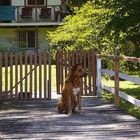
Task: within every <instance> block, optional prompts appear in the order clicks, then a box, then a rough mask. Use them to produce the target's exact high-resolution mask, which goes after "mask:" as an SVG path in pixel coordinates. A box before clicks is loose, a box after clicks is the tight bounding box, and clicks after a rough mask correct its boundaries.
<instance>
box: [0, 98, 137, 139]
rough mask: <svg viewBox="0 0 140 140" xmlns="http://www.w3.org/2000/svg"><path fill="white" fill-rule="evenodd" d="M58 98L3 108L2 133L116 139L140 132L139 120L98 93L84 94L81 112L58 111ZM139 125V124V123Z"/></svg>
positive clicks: (2, 134) (1, 116) (27, 137)
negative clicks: (105, 101) (98, 95)
mask: <svg viewBox="0 0 140 140" xmlns="http://www.w3.org/2000/svg"><path fill="white" fill-rule="evenodd" d="M56 102H57V100H56V99H54V100H51V101H36V102H35V101H32V102H18V103H15V104H14V107H15V106H16V107H17V109H15V108H14V109H13V110H12V109H10V110H5V111H2V113H1V114H0V134H1V137H2V138H5V139H8V138H10V139H11V138H13V139H16V138H18V139H29V138H31V139H40V138H41V139H46V138H48V139H49V138H50V139H58V140H59V139H60V140H61V139H66V138H67V139H71V138H72V139H83V138H84V139H85V138H86V139H113V140H114V139H116V138H120V137H122V138H127V137H128V136H129V137H130V138H132V137H133V136H134V135H135V136H140V132H139V131H138V130H139V129H138V128H139V126H140V123H139V122H138V121H137V120H136V119H134V118H133V117H131V116H128V115H126V114H125V113H124V112H122V111H120V110H118V109H117V108H116V107H115V106H114V105H112V104H106V103H104V102H103V101H102V100H100V99H98V98H95V97H88V98H87V97H83V98H82V113H81V114H78V113H75V114H73V115H70V116H69V115H67V114H58V113H57V108H56ZM136 126H137V127H136Z"/></svg>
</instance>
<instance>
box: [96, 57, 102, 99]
mask: <svg viewBox="0 0 140 140" xmlns="http://www.w3.org/2000/svg"><path fill="white" fill-rule="evenodd" d="M101 90H102V82H101V58H97V96H98V98H100V97H101V95H102V94H101Z"/></svg>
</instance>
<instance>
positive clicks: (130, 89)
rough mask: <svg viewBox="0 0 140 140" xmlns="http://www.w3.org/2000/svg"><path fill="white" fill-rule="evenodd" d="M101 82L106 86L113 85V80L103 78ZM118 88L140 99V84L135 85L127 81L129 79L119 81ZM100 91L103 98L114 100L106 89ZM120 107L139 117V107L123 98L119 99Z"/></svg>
mask: <svg viewBox="0 0 140 140" xmlns="http://www.w3.org/2000/svg"><path fill="white" fill-rule="evenodd" d="M102 83H103V84H105V85H107V86H110V87H114V81H113V80H105V79H103V80H102ZM120 90H121V91H123V92H125V93H126V94H128V95H131V96H133V97H134V98H136V99H139V100H140V85H136V84H134V83H132V82H129V81H120ZM102 93H103V95H102V97H103V99H106V100H108V101H110V102H113V101H114V96H113V95H112V94H110V93H108V92H106V91H103V92H102ZM120 107H121V108H122V109H123V110H125V111H127V112H128V113H129V114H131V115H132V116H134V117H136V118H138V119H140V107H137V106H135V105H133V104H131V103H129V102H128V101H126V100H124V99H121V101H120Z"/></svg>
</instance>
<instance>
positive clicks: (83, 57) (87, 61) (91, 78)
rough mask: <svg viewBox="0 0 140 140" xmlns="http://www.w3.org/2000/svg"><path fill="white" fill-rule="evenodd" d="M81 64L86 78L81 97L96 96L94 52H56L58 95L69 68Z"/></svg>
mask: <svg viewBox="0 0 140 140" xmlns="http://www.w3.org/2000/svg"><path fill="white" fill-rule="evenodd" d="M74 64H83V67H84V69H85V70H87V71H88V76H87V77H84V78H83V90H82V91H83V93H82V94H83V95H96V55H95V51H94V50H92V51H80V50H77V51H58V52H57V62H56V82H57V84H56V85H57V93H58V94H60V93H61V90H62V86H63V82H64V80H65V77H66V75H67V73H68V70H69V68H70V67H71V66H72V65H74Z"/></svg>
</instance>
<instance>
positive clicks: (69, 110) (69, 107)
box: [67, 95, 72, 115]
mask: <svg viewBox="0 0 140 140" xmlns="http://www.w3.org/2000/svg"><path fill="white" fill-rule="evenodd" d="M67 97H68V100H67V101H68V115H71V114H72V105H71V103H72V102H71V95H68V96H67Z"/></svg>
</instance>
